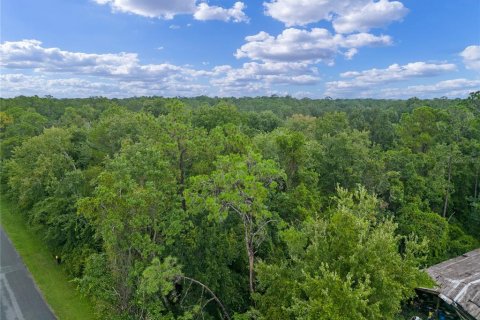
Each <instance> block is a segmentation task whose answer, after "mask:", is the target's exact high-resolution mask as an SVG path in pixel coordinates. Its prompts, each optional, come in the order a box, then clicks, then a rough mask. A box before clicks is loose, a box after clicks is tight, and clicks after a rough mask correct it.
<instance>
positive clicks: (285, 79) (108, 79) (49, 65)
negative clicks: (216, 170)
mask: <svg viewBox="0 0 480 320" xmlns="http://www.w3.org/2000/svg"><path fill="white" fill-rule="evenodd" d="M0 56H1V60H0V66H1V67H2V69H3V70H10V71H12V70H13V71H14V72H18V73H8V74H4V75H2V78H1V85H2V93H1V94H2V96H13V95H17V94H31V95H33V94H37V95H45V94H51V95H55V96H58V97H65V96H71V97H83V96H92V95H102V96H108V97H125V96H138V95H164V96H176V95H181V96H192V95H204V94H210V95H237V96H241V95H245V94H260V93H261V94H266V93H268V92H274V90H273V87H278V86H280V87H281V86H290V85H311V84H315V83H317V82H318V80H319V76H318V70H317V69H316V68H315V67H312V66H311V65H310V64H308V63H303V62H263V63H259V62H248V63H244V64H243V65H242V66H241V67H239V68H234V67H232V66H229V65H223V66H216V67H213V68H211V69H208V70H202V69H195V68H193V67H191V66H178V65H174V64H169V63H159V64H142V63H141V62H140V61H139V58H138V56H137V55H136V54H134V53H107V54H92V53H82V52H72V51H65V50H62V49H59V48H48V47H44V46H43V45H42V43H41V42H40V41H37V40H22V41H16V42H4V43H2V44H0ZM32 71H33V74H24V73H32ZM275 92H276V91H275Z"/></svg>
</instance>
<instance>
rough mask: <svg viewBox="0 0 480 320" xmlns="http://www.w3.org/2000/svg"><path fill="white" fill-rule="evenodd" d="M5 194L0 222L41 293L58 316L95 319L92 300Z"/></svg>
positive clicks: (0, 199) (1, 199)
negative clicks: (79, 287)
mask: <svg viewBox="0 0 480 320" xmlns="http://www.w3.org/2000/svg"><path fill="white" fill-rule="evenodd" d="M4 198H5V197H0V224H1V225H2V227H3V229H4V230H5V232H6V233H7V234H8V237H9V238H10V240H11V241H12V243H13V245H14V246H15V248H16V249H17V251H18V253H19V254H20V256H21V257H22V260H23V262H24V263H25V265H26V266H27V268H28V270H29V271H30V273H31V274H32V276H33V278H34V279H35V283H36V284H37V286H38V288H39V289H40V291H41V292H42V294H43V297H44V298H45V300H46V301H47V303H48V304H49V305H50V307H51V308H52V309H53V311H54V313H55V315H56V316H57V318H58V319H59V320H64V319H65V320H76V319H79V320H88V319H95V315H94V309H93V304H92V303H91V302H90V301H89V300H88V299H87V298H85V297H83V296H81V295H80V293H79V292H78V291H77V290H76V288H75V285H74V284H73V283H71V282H70V281H69V278H68V277H67V274H66V272H65V271H64V270H63V269H62V267H61V266H59V265H57V263H56V262H55V259H54V258H53V255H52V253H51V252H50V251H49V250H48V249H47V247H46V246H45V245H44V244H43V239H42V238H41V235H39V234H38V232H36V231H34V230H32V229H31V228H30V227H29V226H28V225H27V224H26V222H25V220H24V216H23V215H22V214H20V213H19V212H18V211H17V210H15V208H14V207H13V205H12V204H11V203H9V202H8V201H7V200H6V199H4Z"/></svg>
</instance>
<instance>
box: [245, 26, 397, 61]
mask: <svg viewBox="0 0 480 320" xmlns="http://www.w3.org/2000/svg"><path fill="white" fill-rule="evenodd" d="M245 40H246V41H247V43H246V44H244V45H243V46H241V47H240V49H238V50H237V52H236V54H235V56H236V57H237V58H250V59H252V60H261V61H283V62H293V61H302V62H310V63H316V62H320V61H323V62H326V63H333V58H334V57H335V55H336V54H337V53H339V52H341V51H340V50H341V49H349V53H347V57H348V56H350V57H351V56H353V55H354V54H355V53H357V51H355V50H353V51H352V50H351V49H352V48H359V47H364V46H380V45H389V44H391V43H392V39H391V38H390V37H389V36H384V35H381V36H375V35H372V34H369V33H357V34H353V35H348V36H343V35H340V34H336V35H332V34H331V33H330V32H329V31H328V30H327V29H323V28H313V29H311V30H310V31H308V30H301V29H296V28H289V29H285V30H284V31H283V32H282V33H281V34H279V35H278V36H277V37H274V36H271V35H270V34H268V33H266V32H264V31H262V32H260V33H258V34H256V35H253V36H248V37H246V38H245ZM347 52H348V51H347Z"/></svg>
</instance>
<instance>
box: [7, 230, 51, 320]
mask: <svg viewBox="0 0 480 320" xmlns="http://www.w3.org/2000/svg"><path fill="white" fill-rule="evenodd" d="M30 319H32V320H55V319H56V318H55V316H54V315H53V313H52V311H51V310H50V308H49V307H48V305H47V303H46V302H45V301H44V300H43V298H42V296H41V295H40V293H39V292H38V290H37V288H36V287H35V284H34V283H33V280H32V277H31V275H30V273H29V272H28V270H27V269H26V267H25V265H24V264H23V262H22V261H21V260H20V257H19V255H18V253H17V251H15V248H14V247H13V246H12V243H11V242H10V240H9V239H8V237H7V235H6V234H5V232H4V231H3V228H2V227H0V320H30Z"/></svg>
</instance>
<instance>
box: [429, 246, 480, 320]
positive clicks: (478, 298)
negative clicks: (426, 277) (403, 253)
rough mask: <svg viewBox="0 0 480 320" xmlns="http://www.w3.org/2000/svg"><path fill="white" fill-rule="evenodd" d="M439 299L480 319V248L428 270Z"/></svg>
mask: <svg viewBox="0 0 480 320" xmlns="http://www.w3.org/2000/svg"><path fill="white" fill-rule="evenodd" d="M427 272H428V274H430V276H431V277H432V278H433V279H434V280H435V281H436V282H437V284H438V287H437V288H436V289H435V290H436V291H437V292H438V293H439V297H440V298H442V299H443V300H444V301H446V302H447V303H449V304H453V305H458V306H460V307H461V308H462V309H463V310H465V311H466V312H468V313H469V314H470V315H471V316H472V317H473V318H475V319H480V248H479V249H476V250H473V251H470V252H468V253H465V254H463V255H461V256H459V257H456V258H453V259H450V260H447V261H444V262H442V263H439V264H436V265H434V266H432V267H430V268H428V269H427Z"/></svg>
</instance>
